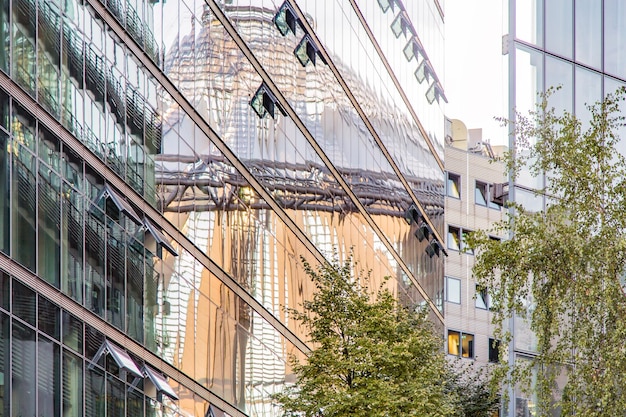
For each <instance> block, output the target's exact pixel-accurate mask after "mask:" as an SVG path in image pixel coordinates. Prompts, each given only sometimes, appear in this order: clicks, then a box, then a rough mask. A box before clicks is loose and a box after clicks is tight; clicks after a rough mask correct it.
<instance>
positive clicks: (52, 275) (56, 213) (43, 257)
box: [37, 164, 61, 288]
mask: <svg viewBox="0 0 626 417" xmlns="http://www.w3.org/2000/svg"><path fill="white" fill-rule="evenodd" d="M60 188H61V179H60V178H59V176H58V175H57V174H55V173H54V171H52V170H50V168H48V167H47V166H46V165H44V164H40V165H39V202H38V212H39V213H38V214H39V216H38V217H39V224H38V226H39V227H38V231H39V233H38V237H37V239H38V244H37V248H38V252H37V253H38V265H37V266H38V268H37V272H38V275H39V276H40V277H41V278H43V279H44V280H45V281H47V282H48V283H50V284H52V285H54V286H55V287H57V288H59V287H60V267H61V228H60V226H61V196H60Z"/></svg>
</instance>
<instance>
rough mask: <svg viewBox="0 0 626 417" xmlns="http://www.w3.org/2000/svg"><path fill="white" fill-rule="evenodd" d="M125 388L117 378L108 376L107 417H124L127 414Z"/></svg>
mask: <svg viewBox="0 0 626 417" xmlns="http://www.w3.org/2000/svg"><path fill="white" fill-rule="evenodd" d="M125 392H126V390H125V386H124V384H123V383H122V382H121V381H120V380H119V379H117V378H115V377H113V376H111V375H107V399H108V401H107V417H124V416H125V415H126V412H125V408H126V407H125V403H126V398H125V397H126V395H125Z"/></svg>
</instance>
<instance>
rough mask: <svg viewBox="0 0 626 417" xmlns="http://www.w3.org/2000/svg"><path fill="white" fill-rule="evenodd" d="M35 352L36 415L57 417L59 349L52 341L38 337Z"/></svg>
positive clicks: (58, 405)
mask: <svg viewBox="0 0 626 417" xmlns="http://www.w3.org/2000/svg"><path fill="white" fill-rule="evenodd" d="M37 351H38V352H37V353H38V357H37V394H38V397H37V399H38V401H37V402H38V404H39V410H38V414H37V415H39V416H50V417H58V416H59V415H60V411H61V410H60V406H61V363H60V361H61V356H60V347H59V345H57V344H56V343H54V342H53V341H52V340H50V339H48V338H46V337H42V336H40V337H39V342H38V343H37Z"/></svg>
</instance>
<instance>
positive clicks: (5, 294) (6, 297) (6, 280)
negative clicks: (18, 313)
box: [0, 271, 11, 311]
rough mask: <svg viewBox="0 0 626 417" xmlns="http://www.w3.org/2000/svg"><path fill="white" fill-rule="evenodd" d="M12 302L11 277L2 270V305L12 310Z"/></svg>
mask: <svg viewBox="0 0 626 417" xmlns="http://www.w3.org/2000/svg"><path fill="white" fill-rule="evenodd" d="M10 303H11V277H10V276H9V274H7V273H6V272H4V271H0V307H2V308H4V309H5V310H7V311H9V310H10V308H11V307H10Z"/></svg>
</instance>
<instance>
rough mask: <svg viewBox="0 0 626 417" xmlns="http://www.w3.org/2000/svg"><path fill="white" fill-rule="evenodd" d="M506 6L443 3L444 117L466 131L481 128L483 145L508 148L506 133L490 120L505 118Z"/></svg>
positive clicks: (467, 0) (487, 0) (478, 1)
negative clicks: (503, 45)
mask: <svg viewBox="0 0 626 417" xmlns="http://www.w3.org/2000/svg"><path fill="white" fill-rule="evenodd" d="M505 3H507V2H506V1H505V0H446V1H445V25H444V27H445V31H446V32H445V36H446V40H445V48H446V50H445V77H444V83H443V86H444V89H445V92H446V96H447V98H448V104H447V105H446V116H448V117H449V118H451V119H459V120H461V121H463V122H464V123H465V125H466V126H467V128H468V129H473V128H482V129H483V140H490V142H491V144H492V145H506V144H507V143H508V138H507V132H506V129H504V128H501V127H499V123H498V122H496V121H495V120H494V117H496V116H498V117H506V116H507V107H508V97H507V90H508V73H507V71H508V70H507V57H506V56H503V55H502V35H504V34H505V33H506V31H507V29H506V28H507V26H506V24H507V10H506V4H505Z"/></svg>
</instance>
